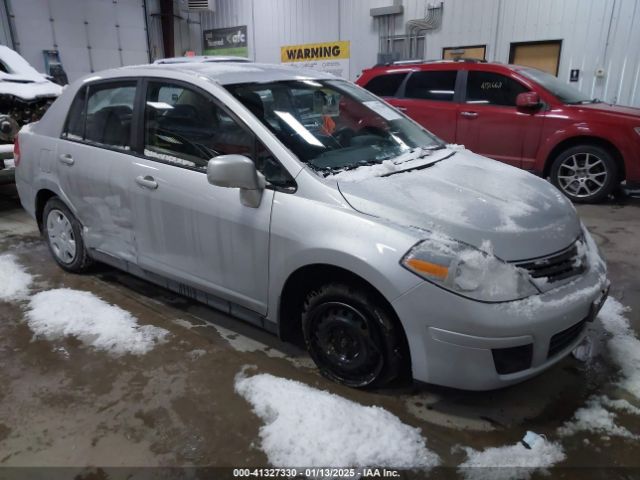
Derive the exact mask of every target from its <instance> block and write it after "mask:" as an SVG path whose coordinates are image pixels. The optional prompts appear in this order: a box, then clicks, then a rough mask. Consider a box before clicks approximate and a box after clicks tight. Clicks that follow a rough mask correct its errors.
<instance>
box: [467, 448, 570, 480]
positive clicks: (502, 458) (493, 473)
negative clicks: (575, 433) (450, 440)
mask: <svg viewBox="0 0 640 480" xmlns="http://www.w3.org/2000/svg"><path fill="white" fill-rule="evenodd" d="M463 450H464V451H465V452H466V453H467V460H466V461H465V462H464V463H461V464H460V465H459V466H458V471H459V472H460V473H461V474H462V475H463V476H464V477H465V478H467V479H469V480H472V479H473V480H484V479H486V480H497V479H502V478H504V479H516V478H518V479H528V478H530V477H531V475H532V474H533V473H534V471H535V470H537V469H546V468H549V467H552V466H553V465H555V464H556V463H559V462H561V461H563V460H564V459H565V458H566V455H565V453H564V450H563V449H562V446H561V445H560V444H559V443H555V442H550V441H549V440H547V439H545V438H541V439H540V440H539V441H537V442H536V443H534V444H533V445H532V446H531V449H528V448H526V447H525V446H524V445H522V443H516V444H515V445H509V446H504V447H491V448H487V449H486V450H482V451H479V450H474V449H473V448H468V447H465V448H464V449H463Z"/></svg>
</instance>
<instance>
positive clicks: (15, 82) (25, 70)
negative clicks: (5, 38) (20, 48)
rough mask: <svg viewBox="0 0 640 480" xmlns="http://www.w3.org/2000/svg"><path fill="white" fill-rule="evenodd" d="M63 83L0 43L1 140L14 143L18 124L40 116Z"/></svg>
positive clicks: (59, 91) (58, 93)
mask: <svg viewBox="0 0 640 480" xmlns="http://www.w3.org/2000/svg"><path fill="white" fill-rule="evenodd" d="M60 93H62V87H61V86H60V85H57V84H55V83H53V82H52V81H51V80H49V79H48V78H47V76H46V75H44V74H42V73H39V72H38V71H37V70H36V69H35V68H33V67H32V66H31V65H30V64H29V62H27V61H26V60H25V59H24V58H22V56H20V54H18V53H17V52H15V51H13V50H11V49H10V48H9V47H6V46H4V45H0V141H2V142H3V143H13V138H14V137H15V135H16V133H18V130H20V128H21V127H22V126H23V125H25V124H27V123H31V122H35V121H37V120H40V117H42V115H44V112H46V110H47V108H49V105H51V103H53V101H54V100H55V99H56V98H57V97H58V96H59V95H60Z"/></svg>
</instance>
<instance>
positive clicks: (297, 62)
mask: <svg viewBox="0 0 640 480" xmlns="http://www.w3.org/2000/svg"><path fill="white" fill-rule="evenodd" d="M349 50H350V44H349V42H325V43H307V44H304V45H287V46H286V47H281V48H280V62H281V63H284V64H287V65H291V66H293V67H300V68H311V69H313V70H320V71H322V72H328V73H332V74H334V75H337V76H339V77H343V78H349V58H350V51H349Z"/></svg>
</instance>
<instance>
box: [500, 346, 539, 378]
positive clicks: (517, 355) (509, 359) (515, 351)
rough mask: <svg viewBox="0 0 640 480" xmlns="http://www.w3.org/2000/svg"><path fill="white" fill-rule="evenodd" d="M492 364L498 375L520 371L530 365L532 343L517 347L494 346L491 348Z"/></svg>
mask: <svg viewBox="0 0 640 480" xmlns="http://www.w3.org/2000/svg"><path fill="white" fill-rule="evenodd" d="M491 354H492V355H493V364H494V365H495V367H496V372H498V374H499V375H507V374H509V373H515V372H520V371H521V370H526V369H527V368H529V367H531V360H532V358H533V344H532V343H529V344H527V345H521V346H519V347H509V348H494V349H492V350H491Z"/></svg>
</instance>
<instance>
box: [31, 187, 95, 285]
mask: <svg viewBox="0 0 640 480" xmlns="http://www.w3.org/2000/svg"><path fill="white" fill-rule="evenodd" d="M42 226H43V228H42V230H43V234H44V237H45V239H46V240H47V245H48V246H49V250H50V251H51V254H52V255H53V258H54V260H55V261H56V262H57V263H58V265H60V266H61V267H62V268H64V269H65V270H67V271H69V272H74V273H80V272H83V271H85V270H87V268H89V266H90V265H91V259H90V258H89V255H88V253H87V250H86V248H85V245H84V241H83V240H82V225H80V222H78V220H77V219H76V217H75V216H74V215H73V213H71V211H70V210H69V209H68V208H67V206H66V205H65V204H64V203H62V201H60V199H58V198H56V197H53V198H51V199H50V200H49V201H48V202H47V203H46V205H45V206H44V212H43V215H42Z"/></svg>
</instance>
